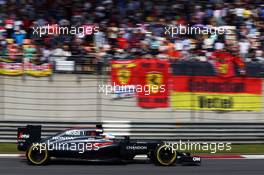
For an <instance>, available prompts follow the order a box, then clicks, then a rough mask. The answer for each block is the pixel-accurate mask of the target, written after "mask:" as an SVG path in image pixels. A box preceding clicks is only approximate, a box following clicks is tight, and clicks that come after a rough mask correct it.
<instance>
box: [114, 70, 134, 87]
mask: <svg viewBox="0 0 264 175" xmlns="http://www.w3.org/2000/svg"><path fill="white" fill-rule="evenodd" d="M130 78H131V72H130V70H128V69H120V70H118V71H117V79H118V82H119V83H120V84H122V85H123V84H127V83H128V82H129V79H130Z"/></svg>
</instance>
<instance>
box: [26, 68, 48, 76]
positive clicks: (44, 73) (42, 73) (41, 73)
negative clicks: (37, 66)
mask: <svg viewBox="0 0 264 175" xmlns="http://www.w3.org/2000/svg"><path fill="white" fill-rule="evenodd" d="M25 73H26V74H28V75H31V76H35V77H46V76H50V75H51V74H52V70H51V69H47V70H32V69H29V70H25Z"/></svg>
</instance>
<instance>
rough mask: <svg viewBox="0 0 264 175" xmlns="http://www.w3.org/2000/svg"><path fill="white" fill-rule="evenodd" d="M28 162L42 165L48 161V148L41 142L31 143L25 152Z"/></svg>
mask: <svg viewBox="0 0 264 175" xmlns="http://www.w3.org/2000/svg"><path fill="white" fill-rule="evenodd" d="M26 157H27V161H28V164H30V165H44V164H46V163H47V162H48V161H49V155H48V150H47V148H46V146H44V145H42V144H32V145H31V146H30V147H29V149H28V150H27V152H26Z"/></svg>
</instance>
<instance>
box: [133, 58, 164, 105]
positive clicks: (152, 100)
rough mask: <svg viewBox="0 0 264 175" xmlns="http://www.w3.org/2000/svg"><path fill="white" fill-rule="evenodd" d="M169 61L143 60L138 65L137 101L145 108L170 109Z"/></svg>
mask: <svg viewBox="0 0 264 175" xmlns="http://www.w3.org/2000/svg"><path fill="white" fill-rule="evenodd" d="M168 70H169V62H168V61H167V60H157V59H141V60H138V64H137V72H138V73H139V74H138V75H137V86H136V92H137V101H138V106H140V107H144V108H158V107H164V108H165V107H168V106H169V101H168V94H169V92H168V76H169V74H168Z"/></svg>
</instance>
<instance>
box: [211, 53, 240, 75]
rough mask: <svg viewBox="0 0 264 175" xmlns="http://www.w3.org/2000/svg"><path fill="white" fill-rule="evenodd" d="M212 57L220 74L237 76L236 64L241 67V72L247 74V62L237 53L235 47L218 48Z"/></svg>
mask: <svg viewBox="0 0 264 175" xmlns="http://www.w3.org/2000/svg"><path fill="white" fill-rule="evenodd" d="M210 59H212V60H214V66H215V69H216V71H217V73H218V75H219V76H222V77H233V76H236V72H235V66H237V67H238V68H239V71H240V74H242V75H244V74H245V64H244V62H243V60H242V59H241V58H240V57H239V56H238V54H236V52H235V49H234V48H228V49H226V50H225V49H221V50H216V51H215V52H214V53H213V54H212V55H211V57H210Z"/></svg>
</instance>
